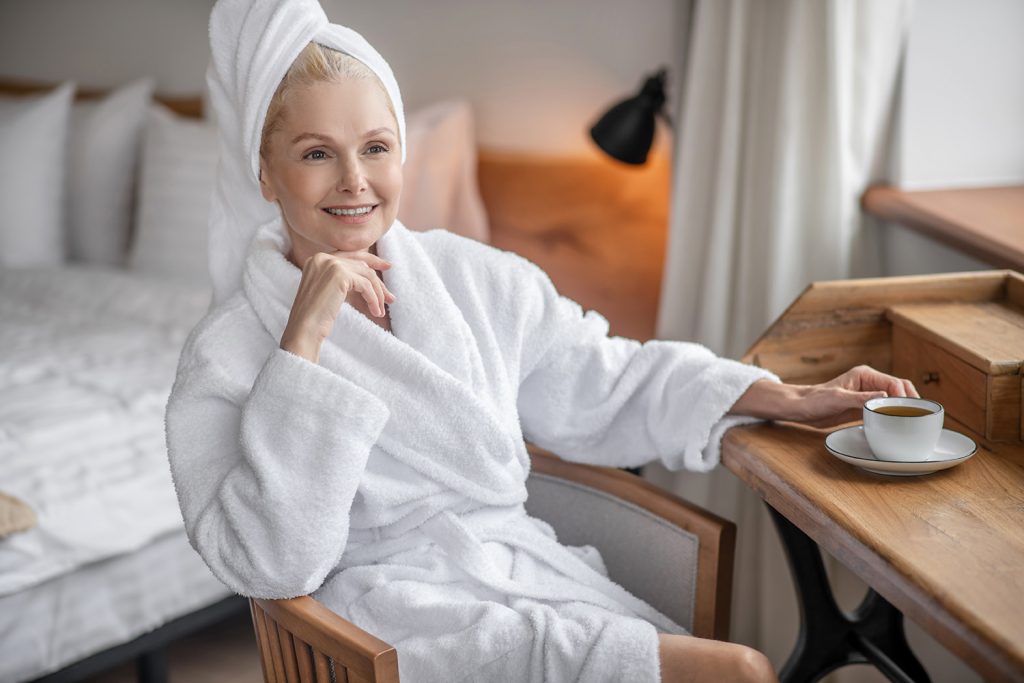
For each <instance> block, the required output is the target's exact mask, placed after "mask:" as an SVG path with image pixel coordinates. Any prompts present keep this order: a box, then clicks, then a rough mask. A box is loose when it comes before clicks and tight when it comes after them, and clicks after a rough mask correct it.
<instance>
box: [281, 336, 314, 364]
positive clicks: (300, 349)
mask: <svg viewBox="0 0 1024 683" xmlns="http://www.w3.org/2000/svg"><path fill="white" fill-rule="evenodd" d="M281 348H282V349H284V350H285V351H288V352H289V353H294V354H295V355H296V356H299V357H300V358H305V359H306V360H308V361H309V362H311V363H319V362H320V342H314V341H313V340H311V339H309V338H308V337H304V336H302V335H291V334H289V333H288V330H285V331H284V334H283V335H281Z"/></svg>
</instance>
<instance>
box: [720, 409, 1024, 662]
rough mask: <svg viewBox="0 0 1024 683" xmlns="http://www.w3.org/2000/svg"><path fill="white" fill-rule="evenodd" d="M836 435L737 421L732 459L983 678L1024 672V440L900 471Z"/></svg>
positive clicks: (728, 453)
mask: <svg viewBox="0 0 1024 683" xmlns="http://www.w3.org/2000/svg"><path fill="white" fill-rule="evenodd" d="M946 426H947V427H948V428H950V429H956V430H957V431H962V432H966V430H965V429H964V428H963V427H962V425H959V424H958V423H956V422H955V421H953V420H951V419H949V418H947V424H946ZM826 434H827V432H826V431H820V430H816V429H810V428H806V427H801V426H796V425H790V424H782V423H779V424H762V425H756V426H749V427H741V428H736V429H733V430H731V431H730V432H729V433H728V434H726V437H725V440H724V442H723V446H722V461H723V463H724V465H725V466H726V467H727V468H729V470H731V471H732V472H733V473H734V474H736V475H737V476H739V477H740V478H741V479H743V480H744V481H745V482H746V483H747V485H749V486H750V487H751V488H753V489H755V490H756V491H757V492H758V493H759V494H760V495H761V496H762V497H763V498H764V499H765V501H766V502H767V503H769V504H770V505H771V506H772V507H774V508H775V509H777V510H778V511H779V512H781V513H782V514H783V515H785V516H786V517H787V518H788V519H789V520H791V521H792V522H793V523H794V524H796V525H797V526H798V527H800V529H802V530H803V531H804V533H806V534H807V535H808V536H810V537H811V538H812V539H814V540H815V541H816V542H817V543H818V545H819V546H820V547H822V548H824V549H826V550H828V552H830V553H831V554H833V555H834V556H835V557H836V558H837V559H839V560H840V561H841V562H842V563H843V564H845V565H846V566H847V567H849V568H850V569H852V570H853V571H854V572H855V573H856V574H858V575H859V576H860V577H861V578H863V579H864V580H865V581H867V583H869V584H870V585H871V586H872V587H873V588H874V589H875V590H876V591H877V592H878V593H879V594H881V595H882V596H883V597H885V598H886V599H887V600H888V601H889V602H891V603H892V604H893V605H894V606H895V607H896V608H897V609H899V610H900V611H902V612H903V613H904V614H905V615H906V616H907V617H908V618H910V619H913V620H914V621H915V622H917V623H918V624H920V625H921V626H922V627H923V628H924V629H925V630H926V631H928V632H929V633H931V634H932V635H933V636H934V637H935V638H936V639H937V640H939V641H940V642H942V643H943V644H944V645H946V647H948V648H949V649H950V650H951V651H953V652H954V653H956V654H957V655H958V656H960V657H961V658H962V659H963V660H964V661H966V662H967V663H968V664H969V665H970V666H972V667H973V668H974V669H975V670H977V671H978V672H979V673H980V674H981V675H982V676H984V677H986V678H987V679H991V680H1021V679H1024V447H1022V446H1021V445H1020V444H1013V445H1011V444H989V443H984V442H979V450H978V453H977V454H975V455H974V457H972V458H971V459H970V460H968V461H967V462H965V463H963V464H962V465H958V466H957V467H954V468H951V469H948V470H944V471H940V472H936V473H933V474H929V475H924V476H920V477H889V476H885V475H878V474H871V473H868V472H864V471H861V470H860V469H858V468H856V467H853V466H851V465H848V464H846V463H843V462H841V461H839V460H838V459H836V458H834V457H832V456H831V455H830V454H829V453H828V451H826V450H825V445H824V440H825V436H826Z"/></svg>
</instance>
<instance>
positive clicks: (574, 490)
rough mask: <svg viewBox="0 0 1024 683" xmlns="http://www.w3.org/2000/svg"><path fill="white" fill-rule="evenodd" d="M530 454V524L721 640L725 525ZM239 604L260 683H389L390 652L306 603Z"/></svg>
mask: <svg viewBox="0 0 1024 683" xmlns="http://www.w3.org/2000/svg"><path fill="white" fill-rule="evenodd" d="M530 453H531V457H532V463H533V465H532V471H531V473H530V479H529V481H528V482H527V487H528V489H529V499H528V501H527V504H526V508H527V510H528V511H529V513H530V514H531V515H533V516H535V517H539V518H541V519H543V520H545V521H547V522H548V523H549V524H551V526H552V527H554V529H555V531H556V532H557V534H558V539H559V541H560V542H562V543H565V544H568V545H583V544H589V545H593V546H594V547H596V548H597V549H598V550H600V551H601V555H602V557H603V558H604V560H605V565H606V566H607V568H608V573H609V575H610V576H611V577H612V578H613V579H614V580H615V581H617V582H618V583H619V584H621V585H622V586H624V587H626V588H627V589H628V590H629V591H630V592H631V593H633V594H634V595H636V596H637V597H639V598H642V599H644V600H646V601H647V602H648V603H650V604H651V605H653V606H654V607H656V608H658V609H659V610H660V611H661V612H662V613H664V614H665V615H667V616H669V617H671V618H673V619H674V620H675V621H676V622H677V623H679V624H681V625H682V626H685V627H686V628H688V629H689V630H690V632H691V633H693V634H694V635H696V636H701V637H704V638H717V639H720V640H724V639H726V638H728V634H729V608H730V600H731V593H732V569H733V552H734V548H735V541H736V527H735V525H734V524H733V523H732V522H728V521H726V520H723V519H721V518H719V517H716V516H714V515H712V514H711V513H709V512H707V511H705V510H703V509H701V508H699V507H697V506H695V505H692V504H690V503H687V502H686V501H684V500H682V499H681V498H678V497H676V496H673V495H671V494H669V493H667V492H665V491H663V490H661V489H659V488H657V487H656V486H654V485H652V484H649V483H648V482H646V481H644V480H643V479H640V478H639V477H636V476H634V475H632V474H629V473H627V472H623V471H620V470H615V469H610V468H606V467H592V466H589V465H578V464H574V463H569V462H566V461H564V460H560V459H559V458H557V457H555V456H553V455H551V454H550V453H546V452H544V451H541V450H540V449H537V448H533V447H531V448H530ZM249 602H250V606H251V608H252V619H253V626H254V628H255V630H256V639H257V642H258V645H259V651H260V657H261V660H262V664H263V676H264V679H265V680H266V681H268V682H270V683H292V682H297V683H298V682H301V683H331V682H333V681H337V682H338V683H343V682H344V683H370V682H374V683H396V682H397V681H398V653H397V652H396V651H395V648H394V647H392V646H391V645H389V644H388V643H386V642H384V641H383V640H380V639H379V638H375V637H374V636H372V635H370V634H369V633H367V632H366V631H363V630H362V629H360V628H359V627H357V626H355V625H354V624H352V623H350V622H348V621H346V620H345V619H343V618H342V617H340V616H338V615H337V614H335V613H334V612H332V611H331V610H329V609H327V608H326V607H324V606H323V605H321V604H320V603H318V602H317V601H315V600H314V599H313V598H311V597H309V596H302V597H298V598H292V599H290V600H261V599H256V598H253V599H250V601H249Z"/></svg>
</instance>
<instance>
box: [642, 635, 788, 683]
mask: <svg viewBox="0 0 1024 683" xmlns="http://www.w3.org/2000/svg"><path fill="white" fill-rule="evenodd" d="M660 639H661V653H660V654H661V664H662V681H663V682H665V683H679V682H681V681H688V682H693V683H705V682H706V683H722V681H730V682H731V681H738V682H740V683H776V682H777V681H778V678H776V676H775V670H774V669H773V668H772V665H771V662H770V661H768V658H767V657H765V656H764V655H763V654H762V653H760V652H758V651H757V650H755V649H753V648H750V647H747V646H745V645H737V644H735V643H725V642H722V641H719V640H707V639H704V638H694V637H692V636H672V635H666V634H661V635H660Z"/></svg>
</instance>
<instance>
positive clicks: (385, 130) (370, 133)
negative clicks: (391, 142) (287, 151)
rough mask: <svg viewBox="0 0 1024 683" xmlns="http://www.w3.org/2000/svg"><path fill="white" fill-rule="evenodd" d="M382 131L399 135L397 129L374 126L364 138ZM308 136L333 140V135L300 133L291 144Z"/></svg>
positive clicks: (327, 140)
mask: <svg viewBox="0 0 1024 683" xmlns="http://www.w3.org/2000/svg"><path fill="white" fill-rule="evenodd" d="M381 133H391V135H392V136H394V137H398V136H397V135H395V131H393V130H391V129H390V128H374V129H373V130H370V131H367V132H365V133H363V137H364V138H372V137H373V136H375V135H380V134H381ZM307 138H312V139H314V140H320V141H322V142H332V141H333V140H332V139H331V136H329V135H323V134H322V133H299V134H298V135H296V136H295V137H294V138H292V141H291V143H290V144H292V145H294V144H296V143H299V142H302V141H303V140H306V139H307Z"/></svg>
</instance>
